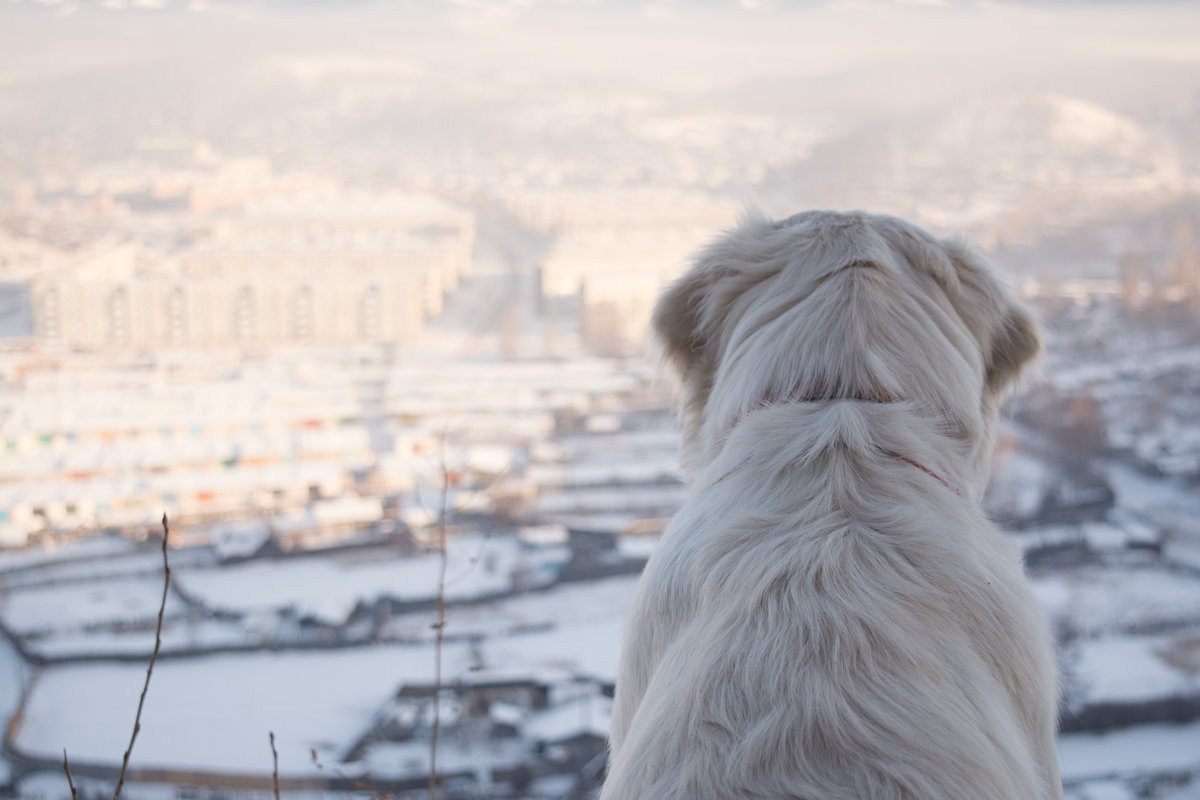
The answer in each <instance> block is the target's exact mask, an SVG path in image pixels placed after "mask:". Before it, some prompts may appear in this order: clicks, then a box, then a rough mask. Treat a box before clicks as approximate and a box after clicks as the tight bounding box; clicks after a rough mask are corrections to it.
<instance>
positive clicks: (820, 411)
mask: <svg viewBox="0 0 1200 800" xmlns="http://www.w3.org/2000/svg"><path fill="white" fill-rule="evenodd" d="M922 427H923V423H921V422H919V421H914V418H913V417H912V416H911V415H907V414H906V413H905V409H904V408H903V407H902V406H897V405H894V404H887V405H884V404H875V403H870V402H846V403H839V404H836V405H833V406H825V405H817V404H804V403H800V404H793V405H783V406H777V407H771V408H766V409H762V410H760V411H757V412H754V413H753V414H752V415H750V416H749V417H747V418H746V420H744V421H743V423H742V424H740V425H739V426H738V428H737V429H736V430H735V431H734V433H733V434H732V437H731V441H730V442H729V444H728V445H727V447H726V448H725V451H724V453H725V457H723V458H720V459H718V460H717V461H715V462H714V463H713V464H711V465H710V466H709V467H708V468H707V469H706V470H704V471H703V472H702V473H701V474H700V475H698V476H697V479H696V490H695V491H694V492H693V493H692V496H691V499H690V500H689V501H688V503H687V504H686V505H685V506H684V507H683V509H682V510H681V511H680V512H679V514H678V515H677V516H676V518H675V520H674V521H673V522H672V524H671V526H670V528H669V529H668V532H667V534H666V535H665V537H664V540H663V542H662V545H661V548H660V550H659V552H658V553H656V555H655V556H654V558H653V559H652V560H651V564H650V566H649V567H648V568H647V572H646V574H645V576H644V579H643V581H642V583H641V586H640V588H639V595H638V598H637V600H636V602H635V604H634V609H635V610H634V616H633V618H632V619H631V620H630V627H629V630H628V637H629V640H630V642H631V643H636V644H633V646H628V647H626V649H625V651H624V654H623V662H622V665H621V675H620V683H619V684H618V687H617V700H616V712H615V715H614V720H613V731H612V743H613V753H614V757H613V759H612V765H611V772H610V776H609V780H608V783H607V785H606V787H605V792H604V794H603V795H602V797H604V798H605V800H625V798H658V799H661V800H666V798H680V799H681V800H682V799H683V798H690V799H691V800H696V799H697V798H731V797H762V798H776V797H778V798H805V799H806V800H807V799H810V798H811V800H843V798H844V800H861V799H862V798H871V799H872V800H883V799H884V798H894V799H895V800H900V799H901V798H905V799H906V800H909V799H911V800H916V799H917V798H920V799H921V800H963V799H964V798H972V800H976V799H977V800H987V799H988V798H996V800H1000V799H1001V798H1003V799H1004V800H1016V799H1017V798H1022V799H1023V800H1032V799H1033V798H1050V797H1056V796H1058V795H1057V794H1056V793H1057V792H1058V791H1059V790H1058V788H1057V787H1058V775H1057V766H1056V763H1055V761H1054V743H1053V738H1052V735H1053V728H1054V720H1053V715H1054V712H1055V697H1056V687H1055V685H1054V681H1053V677H1052V676H1053V675H1054V673H1055V671H1054V663H1053V660H1052V656H1051V653H1050V652H1049V650H1048V649H1046V648H1045V646H1044V641H1045V638H1046V636H1045V631H1044V630H1043V629H1042V627H1041V623H1040V621H1039V620H1040V617H1039V613H1038V610H1037V608H1036V606H1035V604H1034V601H1033V598H1032V596H1031V594H1030V592H1029V590H1028V588H1027V587H1026V585H1025V582H1024V578H1023V575H1022V570H1021V564H1020V558H1019V555H1018V554H1017V553H1016V552H1015V550H1014V549H1013V548H1012V547H1011V546H1010V545H1009V544H1008V542H1006V541H1005V539H1004V538H1003V536H1002V535H1001V534H1000V532H999V531H997V530H996V529H994V528H993V527H992V526H991V525H989V524H988V523H987V522H986V521H985V520H983V519H982V517H981V516H980V515H979V513H978V512H977V511H976V510H975V509H974V508H973V506H972V505H971V504H970V503H968V502H966V501H965V500H964V499H963V498H962V497H959V496H957V495H956V494H955V493H954V491H953V489H952V488H951V487H948V486H946V485H944V484H943V483H942V482H940V481H939V480H937V479H935V474H934V475H931V474H927V473H926V472H925V471H923V470H920V469H917V468H916V467H914V466H913V465H911V464H909V463H906V462H903V461H900V460H898V459H896V458H895V457H894V456H892V455H890V454H891V453H896V452H909V453H914V452H915V453H918V454H920V456H922V457H924V459H925V460H926V461H927V462H929V463H930V464H936V463H937V461H938V458H937V456H936V454H935V453H933V452H930V451H929V448H928V447H922V445H921V442H922V441H923V436H922V434H927V433H928V432H927V431H923V430H921V428H922ZM914 428H916V430H914ZM780 430H787V431H789V432H790V434H791V435H790V436H789V437H787V438H781V437H779V436H778V431H780ZM742 445H746V446H742ZM922 466H924V465H923V464H922ZM933 469H934V468H933V467H930V472H933ZM1031 676H1051V677H1050V679H1049V680H1045V679H1043V680H1042V681H1041V682H1040V683H1039V682H1037V681H1036V680H1034V681H1032V682H1031V680H1030V678H1031ZM1048 737H1049V739H1048Z"/></svg>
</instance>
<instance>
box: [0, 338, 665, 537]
mask: <svg viewBox="0 0 1200 800" xmlns="http://www.w3.org/2000/svg"><path fill="white" fill-rule="evenodd" d="M2 366H3V369H2V370H0V385H2V386H3V389H4V391H3V392H2V393H0V532H2V534H3V535H2V536H0V543H3V544H5V545H8V546H13V545H17V546H19V545H23V544H24V543H25V542H26V541H27V540H28V539H29V538H30V537H31V536H33V537H36V536H40V535H47V536H52V537H54V536H68V537H69V536H76V535H82V534H86V533H88V532H90V531H95V530H99V529H104V528H112V527H117V528H136V527H138V526H143V525H151V526H152V525H153V524H154V523H155V521H156V520H157V519H158V517H159V516H160V515H161V514H162V512H163V510H167V511H169V513H170V514H171V517H172V518H173V519H177V520H179V521H180V522H184V523H187V522H189V521H192V522H205V521H211V520H215V519H218V518H222V517H228V516H245V515H251V516H253V515H263V516H270V517H272V518H273V519H277V520H280V524H281V525H283V523H284V522H287V524H286V525H283V527H286V528H289V529H291V528H297V527H303V526H297V525H295V524H293V523H294V522H295V520H296V519H310V520H312V521H313V524H314V525H316V524H317V523H320V521H321V519H322V516H321V514H325V513H326V512H328V514H326V516H328V515H329V514H332V515H333V516H334V517H338V518H339V519H340V518H341V517H342V516H345V514H347V513H351V512H353V513H352V514H351V516H352V517H353V518H352V519H350V520H349V522H351V523H357V524H359V525H368V524H371V523H373V522H376V521H378V520H379V519H380V517H381V516H382V513H383V512H382V508H381V506H380V504H379V503H378V502H375V503H374V504H372V505H370V507H369V509H367V507H365V506H363V504H361V503H356V502H354V500H353V499H354V498H359V497H375V498H383V497H391V498H397V499H396V500H394V501H391V502H390V503H389V508H390V509H391V513H392V514H393V515H394V516H396V517H397V518H399V519H402V520H404V521H406V522H410V523H412V524H420V522H421V520H422V519H425V518H427V517H428V514H427V513H424V514H423V513H422V509H425V510H427V509H429V508H434V507H436V506H437V505H438V502H439V498H438V496H437V495H438V493H439V492H440V487H441V486H442V485H443V483H444V477H443V470H444V469H447V470H449V471H451V472H452V473H454V475H455V480H454V484H455V488H454V492H455V498H454V501H455V503H456V504H457V505H458V506H459V507H461V508H462V509H464V510H472V509H474V510H489V509H491V508H492V507H493V506H494V505H495V504H496V503H498V502H499V503H501V504H503V505H505V507H506V508H507V509H508V510H509V511H514V510H515V509H516V508H517V507H521V508H525V507H526V506H527V505H528V504H529V503H531V502H532V501H533V498H535V497H536V495H537V493H538V491H539V490H540V488H539V487H538V486H537V485H534V484H532V483H530V481H529V480H527V479H526V476H525V468H526V465H527V464H528V463H529V462H530V459H531V458H538V459H542V460H544V459H545V458H547V456H546V450H547V448H546V446H545V443H546V442H547V441H549V440H550V439H551V438H553V437H554V436H555V435H556V431H559V430H563V429H571V428H572V426H576V425H582V424H585V423H581V422H580V420H586V419H587V418H588V417H589V416H590V415H595V414H598V413H602V412H603V411H604V410H605V409H611V408H613V407H615V406H618V405H620V404H622V403H625V402H628V401H629V398H631V397H634V396H637V395H638V394H639V393H644V392H645V391H647V386H648V384H649V376H648V375H647V374H645V373H643V372H640V371H638V370H631V369H629V368H627V367H625V366H623V365H622V364H620V363H618V362H611V361H606V360H601V359H593V360H579V361H573V362H561V361H541V362H502V361H497V362H476V363H469V362H465V363H457V364H452V363H445V362H441V361H436V362H433V361H431V362H430V363H428V364H424V365H422V364H407V365H394V364H391V363H390V362H389V361H388V359H387V357H386V355H385V354H384V352H383V350H382V349H380V348H363V349H360V350H358V351H355V354H354V355H351V354H348V353H347V352H346V351H342V350H331V351H324V352H323V351H319V350H307V349H306V350H278V351H272V352H271V353H269V354H268V355H267V356H265V357H263V358H249V357H244V356H242V355H240V354H238V353H237V352H236V351H221V352H212V351H209V352H199V351H187V350H184V351H170V352H166V353H162V354H159V355H158V356H155V357H153V358H149V357H142V356H138V355H135V354H125V355H120V354H114V355H110V356H101V355H83V354H80V355H74V356H58V357H53V358H52V357H49V356H45V355H39V354H37V353H32V352H16V353H10V354H9V355H8V356H7V357H6V358H5V359H4V361H3V362H2ZM531 454H533V455H531ZM549 457H550V458H553V457H554V454H551V455H550V456H549ZM347 509H349V511H348V510H347ZM364 509H366V511H364ZM317 511H320V512H321V513H316V512H317ZM368 511H369V513H367V512H368ZM300 512H306V513H307V516H305V514H301V513H300ZM308 512H311V513H308ZM364 513H366V514H367V516H362V514H364ZM297 514H299V515H300V516H297ZM354 514H359V516H357V517H356V516H353V515H354ZM339 515H340V516H339ZM360 517H361V518H360ZM410 517H411V519H410ZM345 521H346V520H343V522H345ZM298 533H300V531H298V530H297V534H298Z"/></svg>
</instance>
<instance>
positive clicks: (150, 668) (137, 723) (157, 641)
mask: <svg viewBox="0 0 1200 800" xmlns="http://www.w3.org/2000/svg"><path fill="white" fill-rule="evenodd" d="M162 528H163V538H162V559H163V590H162V601H161V602H160V603H159V606H158V624H157V625H156V626H155V628H154V650H153V652H151V653H150V663H149V664H148V665H147V666H146V682H145V683H144V684H143V685H142V696H141V697H140V698H139V699H138V707H137V714H136V715H135V716H134V718H133V733H131V734H130V735H129V747H128V748H127V749H126V750H125V757H124V758H123V759H122V760H121V772H120V774H119V775H118V776H117V788H116V789H115V790H114V791H113V800H120V798H121V789H122V788H124V786H125V771H126V770H127V769H128V768H129V756H130V755H131V754H132V753H133V743H134V742H135V741H137V735H138V732H139V731H140V730H141V729H142V708H143V707H144V706H145V705H146V692H148V691H149V690H150V676H151V675H152V674H153V673H154V662H155V661H156V660H158V651H159V648H161V647H162V627H163V615H164V614H165V613H166V609H167V592H168V591H169V590H170V588H171V565H170V563H168V561H167V539H168V537H169V536H170V533H171V531H170V528H169V527H168V526H167V514H166V512H165V511H164V512H163V516H162Z"/></svg>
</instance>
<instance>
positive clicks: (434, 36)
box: [0, 0, 1200, 89]
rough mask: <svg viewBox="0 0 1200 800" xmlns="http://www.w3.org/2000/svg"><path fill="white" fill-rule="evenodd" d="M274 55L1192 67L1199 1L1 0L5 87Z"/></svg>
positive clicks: (556, 72) (710, 80)
mask: <svg viewBox="0 0 1200 800" xmlns="http://www.w3.org/2000/svg"><path fill="white" fill-rule="evenodd" d="M106 6H121V7H122V8H111V7H106ZM144 6H165V8H146V7H144ZM274 52H288V53H293V54H296V55H314V54H334V53H336V54H343V55H347V54H349V55H354V56H356V57H361V58H372V59H388V60H392V61H395V62H411V63H413V64H416V65H420V66H422V67H426V68H435V69H450V68H452V67H454V68H457V67H468V68H474V69H478V70H489V71H490V70H503V71H505V72H506V73H509V74H512V73H516V74H521V73H524V74H527V75H531V76H536V77H540V78H555V77H563V78H574V77H579V76H584V75H590V76H595V77H599V78H606V79H611V78H618V79H625V80H629V81H632V82H636V83H638V84H640V85H645V86H650V87H664V88H683V89H708V88H714V87H718V86H722V85H732V84H735V83H737V82H739V81H741V80H744V79H746V78H750V77H758V76H777V75H797V74H819V73H829V72H835V71H838V70H842V69H845V68H847V67H851V66H855V65H858V64H862V63H868V62H878V61H886V60H894V59H896V58H901V57H913V56H916V57H927V56H928V57H937V58H939V59H944V60H946V61H947V63H962V64H974V63H982V64H990V65H993V66H1001V67H1002V66H1004V65H1011V66H1013V67H1020V66H1021V65H1022V64H1026V63H1029V62H1038V61H1041V60H1047V59H1063V58H1071V57H1074V56H1079V55H1092V56H1095V55H1113V56H1115V55H1124V56H1142V57H1152V58H1161V59H1168V60H1175V61H1190V62H1197V63H1200V3H1186V2H1174V3H1161V2H1144V1H1141V0H1129V1H1128V2H1100V3H1085V2H1040V3H1015V2H949V1H947V2H938V0H913V1H910V2H898V1H895V0H893V1H892V2H883V1H881V0H880V1H874V2H872V1H868V0H832V1H830V2H790V3H785V2H770V0H743V2H741V3H738V2H734V1H733V0H727V1H726V2H718V1H717V0H708V1H707V2H697V1H693V2H686V0H675V2H665V1H660V2H632V1H631V0H625V1H624V2H607V3H606V2H602V1H601V0H596V1H595V2H575V3H570V2H563V1H562V0H544V1H543V2H536V0H524V1H523V2H518V1H517V0H510V1H509V2H504V1H503V0H456V1H454V2H451V1H450V0H445V1H444V2H431V1H430V0H425V1H424V2H416V0H411V1H410V2H400V3H390V4H384V3H375V2H314V1H312V0H309V1H308V2H299V1H297V2H258V3H253V2H249V3H233V2H223V3H222V2H207V1H201V0H192V2H182V1H180V2H173V3H171V2H167V0H141V2H109V3H107V4H104V3H94V2H74V0H59V1H58V2H48V1H46V2H31V1H30V0H15V1H14V0H0V83H8V82H15V81H22V80H25V79H28V78H29V77H32V76H41V75H46V74H51V73H61V72H64V71H73V70H76V69H80V68H87V67H89V66H92V65H97V64H103V63H108V62H112V61H114V60H125V61H136V60H139V59H150V58H157V57H162V56H164V55H183V56H189V55H190V56H194V57H196V58H213V59H221V58H222V57H234V56H237V55H239V54H240V55H254V54H256V53H274Z"/></svg>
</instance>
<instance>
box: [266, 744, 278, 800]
mask: <svg viewBox="0 0 1200 800" xmlns="http://www.w3.org/2000/svg"><path fill="white" fill-rule="evenodd" d="M267 733H269V734H270V735H271V783H272V785H273V786H274V787H275V800H279V751H278V750H276V749H275V731H267Z"/></svg>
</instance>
